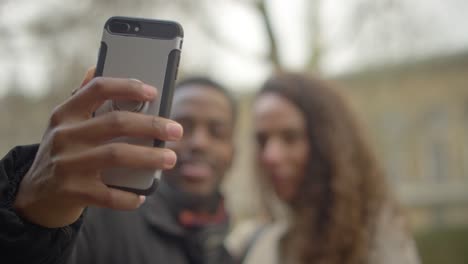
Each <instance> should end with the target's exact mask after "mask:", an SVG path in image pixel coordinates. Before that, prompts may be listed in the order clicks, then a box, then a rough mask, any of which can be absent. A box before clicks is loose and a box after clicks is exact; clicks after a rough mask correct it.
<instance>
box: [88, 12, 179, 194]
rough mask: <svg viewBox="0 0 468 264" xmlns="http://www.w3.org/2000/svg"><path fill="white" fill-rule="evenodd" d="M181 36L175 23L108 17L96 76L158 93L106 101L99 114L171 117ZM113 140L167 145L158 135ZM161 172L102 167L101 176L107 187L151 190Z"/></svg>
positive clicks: (144, 144)
mask: <svg viewBox="0 0 468 264" xmlns="http://www.w3.org/2000/svg"><path fill="white" fill-rule="evenodd" d="M182 41H183V31H182V27H181V26H180V25H179V24H177V23H176V22H172V21H162V20H148V19H139V18H129V17H112V18H110V19H109V20H108V21H107V22H106V24H105V26H104V32H103V36H102V42H101V49H100V53H99V59H98V63H97V70H96V76H109V77H119V78H131V79H135V80H138V81H141V82H143V83H146V84H149V85H152V86H154V87H157V88H158V89H159V92H158V96H157V97H156V98H155V99H154V100H151V101H148V102H143V101H136V100H127V99H122V100H119V99H117V100H108V101H106V102H105V103H104V104H103V105H102V106H101V107H100V108H99V109H98V110H97V111H96V113H95V115H96V116H100V115H103V114H106V113H108V112H112V111H126V112H134V113H141V114H145V115H151V116H162V117H168V116H169V112H170V107H171V102H172V94H173V89H174V83H175V80H176V78H177V71H178V65H179V59H180V49H181V47H182ZM155 126H157V124H156V123H155ZM111 142H120V143H129V144H134V145H138V146H146V147H151V146H155V147H162V146H164V143H163V142H162V141H160V140H154V139H152V138H144V137H122V138H116V139H113V140H111ZM160 174H161V171H160V170H153V169H146V168H139V169H138V168H137V169H135V168H132V169H129V168H118V167H116V168H110V169H108V170H105V171H103V172H102V177H103V180H104V182H105V183H106V184H107V185H109V186H112V187H115V188H119V189H122V190H126V191H131V192H135V193H138V194H145V195H147V194H149V193H151V192H152V191H154V189H155V188H156V186H157V182H158V181H157V179H159V177H160Z"/></svg>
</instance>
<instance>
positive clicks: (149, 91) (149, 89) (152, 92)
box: [143, 84, 156, 99]
mask: <svg viewBox="0 0 468 264" xmlns="http://www.w3.org/2000/svg"><path fill="white" fill-rule="evenodd" d="M143 90H144V92H145V95H146V96H147V97H148V98H150V99H151V98H153V97H154V96H156V88H154V87H153V86H151V85H148V84H143Z"/></svg>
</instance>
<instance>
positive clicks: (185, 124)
mask: <svg viewBox="0 0 468 264" xmlns="http://www.w3.org/2000/svg"><path fill="white" fill-rule="evenodd" d="M175 121H177V122H178V123H179V124H180V125H181V126H182V128H183V129H184V136H188V135H190V134H191V133H192V131H193V122H190V121H188V120H175Z"/></svg>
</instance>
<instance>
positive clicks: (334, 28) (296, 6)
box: [0, 0, 468, 95]
mask: <svg viewBox="0 0 468 264" xmlns="http://www.w3.org/2000/svg"><path fill="white" fill-rule="evenodd" d="M64 2H66V1H62V0H41V1H36V0H17V1H10V2H9V4H7V5H6V6H4V7H3V9H0V23H1V24H3V25H8V26H10V27H15V28H18V29H20V30H18V31H17V32H16V33H15V34H14V35H12V36H10V39H11V40H12V41H11V47H10V48H11V50H14V51H15V53H14V54H15V56H14V57H13V56H11V54H9V53H10V52H11V50H3V51H0V56H1V59H0V95H2V94H4V93H5V92H6V89H7V87H6V86H5V80H6V79H7V77H8V75H9V74H11V72H12V71H11V67H12V63H11V62H12V60H15V61H17V62H19V63H18V64H17V65H18V67H20V69H21V72H22V73H23V75H24V78H22V81H23V83H22V84H23V86H24V87H25V90H24V92H26V93H30V94H33V95H40V94H42V93H43V92H44V91H45V90H46V87H44V86H45V85H44V80H45V79H46V78H48V76H46V72H47V71H46V69H47V67H48V66H47V65H48V60H47V58H48V57H47V56H46V54H44V53H41V50H38V48H37V46H36V43H34V41H33V39H32V38H31V37H30V36H28V35H27V34H26V33H24V31H21V28H22V26H23V25H24V24H25V23H27V22H28V21H29V20H30V19H32V18H34V17H36V16H38V15H40V14H41V12H43V10H45V9H50V8H56V9H57V10H64V9H67V8H80V1H73V2H74V5H73V6H71V5H67V4H66V3H65V4H64ZM323 2H324V6H323V8H322V13H321V16H322V24H323V25H324V27H323V28H322V31H323V34H324V38H325V40H326V42H327V44H328V46H329V48H328V50H327V52H326V54H325V57H324V60H323V61H322V64H321V65H322V69H323V71H324V72H325V73H326V74H338V73H342V72H347V71H350V70H355V69H357V68H360V67H364V66H365V65H377V64H382V63H387V62H398V61H404V60H407V59H408V58H416V57H424V56H432V55H435V54H439V53H454V52H461V51H468V30H466V25H468V15H467V14H468V1H465V0H445V1H444V0H406V1H402V2H403V6H404V7H405V9H406V10H409V13H410V16H409V17H408V18H407V19H408V21H413V22H415V24H416V25H417V27H418V28H419V29H418V30H419V31H420V32H419V33H418V36H417V38H415V39H413V40H410V41H409V42H408V43H404V42H403V43H401V42H396V43H394V44H392V46H391V49H389V48H388V47H382V48H380V47H379V46H378V45H377V46H376V44H374V43H378V42H374V40H373V38H375V34H374V33H375V32H374V31H375V28H376V27H378V23H379V19H377V20H376V21H375V23H374V24H375V25H373V24H369V25H367V24H366V25H364V27H363V29H362V31H360V34H359V36H357V37H356V36H350V35H349V34H348V35H346V34H345V33H346V32H345V31H344V29H346V26H347V24H348V23H350V16H351V14H350V11H349V10H351V9H352V8H351V7H352V5H353V1H351V0H349V1H343V0H326V1H323ZM211 3H215V4H213V5H212V7H210V8H212V14H213V15H212V16H211V17H210V18H211V20H212V21H213V24H214V28H215V29H216V30H217V32H218V34H219V35H220V36H221V38H222V39H223V41H224V42H228V43H230V46H231V47H229V48H226V47H223V46H220V45H218V44H215V43H204V42H206V39H201V38H199V37H198V36H197V35H196V34H198V33H197V31H196V30H191V29H192V28H193V27H192V25H190V24H185V25H183V26H184V27H185V41H184V50H183V55H182V56H183V57H182V67H184V68H185V69H186V70H187V71H193V70H196V69H200V68H201V69H203V71H206V72H207V73H208V74H210V75H211V76H214V77H215V78H216V79H218V80H220V81H223V82H225V83H228V84H229V85H228V86H230V87H232V88H235V89H251V88H254V87H256V86H258V85H259V83H260V82H261V81H263V80H264V78H266V76H267V75H268V73H269V70H270V67H269V65H268V64H267V63H265V62H264V61H262V60H260V59H258V58H259V57H260V56H261V55H262V54H265V53H266V49H265V47H266V45H267V41H266V38H265V35H264V32H263V30H264V29H263V27H262V24H261V20H260V17H259V16H258V14H256V13H255V12H254V11H253V10H252V9H251V8H249V6H248V5H247V4H245V3H243V2H242V1H228V0H219V1H216V2H215V1H211ZM268 7H269V11H270V12H271V14H272V17H273V19H274V21H273V22H274V27H275V30H276V33H277V36H278V37H279V44H280V55H281V60H282V61H283V62H284V64H285V65H286V66H288V67H289V68H291V69H301V68H302V67H303V66H304V65H305V64H306V61H305V58H306V57H307V56H305V55H306V54H307V53H308V52H309V51H310V49H309V44H308V43H307V41H306V40H307V32H308V29H307V27H306V26H307V24H306V22H305V17H306V13H305V12H306V9H305V6H304V0H288V1H284V0H271V1H270V2H269V5H268ZM220 14H222V15H220ZM386 15H388V16H390V15H391V14H386ZM157 16H158V17H160V18H164V19H171V18H177V17H178V15H177V14H176V13H170V12H169V13H165V14H158V15H157ZM104 20H105V18H103V21H104ZM396 23H405V22H401V21H400V22H396ZM376 25H377V26H376ZM381 26H382V25H380V27H381ZM385 26H386V25H385ZM390 26H394V27H402V25H397V24H393V25H389V27H390ZM404 26H405V25H403V28H404ZM101 30H102V28H97V29H96V40H98V38H99V37H100V34H101ZM0 33H1V32H0ZM344 36H345V37H344ZM95 42H96V50H97V45H98V41H95ZM64 45H68V43H64ZM74 45H75V46H76V48H79V45H80V43H79V42H78V43H77V42H76V40H75V41H74ZM71 51H73V49H71ZM207 54H209V56H208V55H207ZM95 56H96V53H94V52H93V53H92V54H89V59H88V58H87V61H88V60H89V64H90V65H92V64H94V63H95ZM207 58H211V60H210V61H209V63H208V62H206V60H207ZM204 62H206V65H205V67H199V65H200V64H202V63H204Z"/></svg>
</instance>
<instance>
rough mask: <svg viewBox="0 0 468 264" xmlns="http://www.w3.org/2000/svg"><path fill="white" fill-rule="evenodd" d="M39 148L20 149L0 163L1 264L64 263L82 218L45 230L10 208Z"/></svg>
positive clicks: (34, 146) (22, 147)
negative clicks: (68, 224)
mask: <svg viewBox="0 0 468 264" xmlns="http://www.w3.org/2000/svg"><path fill="white" fill-rule="evenodd" d="M37 149H38V145H30V146H20V147H16V148H14V149H13V150H11V151H10V152H9V153H8V154H7V155H6V156H5V157H4V158H3V159H2V160H1V161H0V262H2V263H65V261H66V259H67V257H68V255H69V254H70V252H71V248H72V245H73V243H74V240H75V237H76V234H77V232H78V230H79V228H80V226H81V222H82V220H81V218H80V219H79V220H78V221H76V222H75V223H73V224H72V225H70V226H66V227H62V228H44V227H41V226H37V225H34V224H32V223H29V222H27V221H26V220H24V219H22V218H21V217H19V216H18V215H17V214H16V212H15V211H14V209H13V203H14V201H15V197H16V193H17V191H18V187H19V184H20V182H21V180H22V178H23V176H24V175H25V174H26V172H27V171H28V170H29V168H30V167H31V165H32V162H33V161H34V157H35V155H36V152H37Z"/></svg>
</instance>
